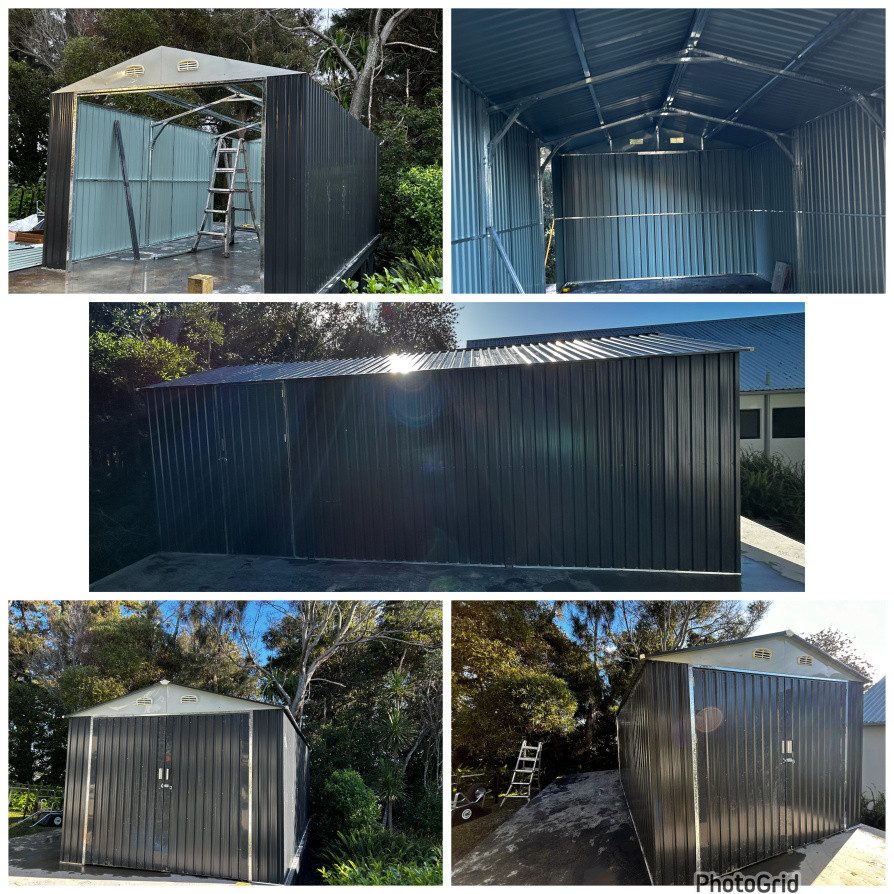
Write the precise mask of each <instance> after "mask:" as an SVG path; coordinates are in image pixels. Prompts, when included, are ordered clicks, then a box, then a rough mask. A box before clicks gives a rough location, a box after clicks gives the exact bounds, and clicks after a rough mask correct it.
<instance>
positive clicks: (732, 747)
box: [618, 630, 869, 885]
mask: <svg viewBox="0 0 894 894" xmlns="http://www.w3.org/2000/svg"><path fill="white" fill-rule="evenodd" d="M867 682H869V681H868V680H867V679H866V678H865V677H864V676H863V675H862V674H859V673H857V672H856V671H855V670H853V668H850V667H848V666H847V665H844V664H842V663H841V662H839V661H837V660H836V659H834V658H832V657H831V656H830V655H827V654H826V653H825V652H823V651H821V650H820V649H818V648H816V647H815V646H812V645H811V644H810V643H808V642H807V641H806V640H804V639H802V638H801V637H800V636H797V635H795V634H794V633H793V632H792V631H791V630H785V631H782V632H780V633H771V634H764V635H761V636H753V637H748V638H747V639H741V640H735V641H732V642H726V643H716V644H713V645H706V646H697V647H695V648H690V649H682V650H679V651H675V652H665V653H661V654H656V655H650V656H649V657H648V658H647V659H646V660H645V661H643V662H642V663H641V665H640V667H639V669H638V673H637V675H636V676H635V678H634V681H633V684H632V685H631V688H630V690H629V692H628V694H627V696H626V698H625V699H624V701H623V702H622V704H621V707H620V709H619V711H618V756H619V767H620V775H621V785H622V787H623V789H624V794H625V797H626V799H627V804H628V806H629V808H630V815H631V817H632V819H633V824H634V826H635V828H636V834H637V837H638V838H639V842H640V846H641V847H642V851H643V857H644V858H645V862H646V866H647V868H648V871H649V876H650V878H651V880H652V882H653V884H656V885H691V884H693V877H694V875H695V873H696V872H707V873H714V874H718V875H720V874H724V873H728V872H732V871H734V870H737V869H741V868H743V867H745V866H749V865H751V864H753V863H758V862H760V861H761V860H765V859H767V858H769V857H772V856H774V855H776V854H780V853H784V852H785V851H787V850H789V849H791V848H795V847H799V846H801V845H803V844H807V843H809V842H811V841H817V840H819V839H820V838H826V837H828V836H829V835H834V834H835V833H837V832H841V831H843V830H845V829H849V828H851V827H852V826H855V825H857V824H858V823H859V822H860V792H861V784H860V774H861V749H862V738H863V727H862V692H863V684H864V683H867Z"/></svg>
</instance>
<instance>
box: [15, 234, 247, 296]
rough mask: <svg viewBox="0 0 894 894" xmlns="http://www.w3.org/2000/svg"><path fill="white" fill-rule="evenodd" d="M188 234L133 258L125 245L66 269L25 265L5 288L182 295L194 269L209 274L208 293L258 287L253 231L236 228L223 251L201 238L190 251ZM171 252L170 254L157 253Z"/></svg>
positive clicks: (218, 243)
mask: <svg viewBox="0 0 894 894" xmlns="http://www.w3.org/2000/svg"><path fill="white" fill-rule="evenodd" d="M193 239H194V237H193V236H188V237H185V238H183V239H173V240H171V241H169V242H162V243H158V244H157V245H153V246H151V247H150V248H149V249H143V250H141V259H140V260H139V261H135V260H134V259H133V254H132V253H131V251H130V250H127V251H118V252H114V253H112V254H108V255H103V256H102V257H100V258H89V259H87V260H84V261H75V262H74V263H73V264H72V269H71V270H70V271H69V272H67V273H66V272H64V271H60V270H46V269H44V268H43V267H29V268H27V269H25V270H16V271H14V272H12V273H10V274H9V291H10V292H11V293H38V294H44V293H84V292H87V293H95V294H124V295H142V294H147V295H148V294H185V293H186V289H187V280H188V279H189V277H190V276H193V275H195V274H197V273H204V274H210V275H211V276H213V277H214V292H215V293H220V294H238V295H252V294H258V293H259V292H260V291H261V267H260V262H261V251H260V245H259V243H258V238H257V236H255V235H254V234H253V233H238V232H237V235H236V243H235V244H234V245H231V246H230V257H229V258H225V257H224V255H223V245H222V241H221V240H219V239H215V240H214V243H213V245H212V244H210V242H209V240H208V239H203V240H202V245H201V247H200V249H199V251H197V252H195V253H194V254H193V253H191V252H189V251H188V250H189V249H190V248H191V247H192V243H193ZM174 252H177V253H178V254H176V255H175V256H174V257H160V256H161V255H168V254H171V253H174Z"/></svg>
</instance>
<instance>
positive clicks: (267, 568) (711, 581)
mask: <svg viewBox="0 0 894 894" xmlns="http://www.w3.org/2000/svg"><path fill="white" fill-rule="evenodd" d="M727 580H728V582H729V586H728V589H729V590H732V589H736V590H737V589H738V584H739V582H738V581H737V579H735V578H733V577H730V578H728V579H727ZM741 588H742V590H747V591H749V592H774V591H785V590H798V589H801V590H803V585H798V584H796V583H794V582H792V581H789V580H788V579H786V578H784V577H782V576H781V575H779V574H778V573H777V572H775V571H774V570H773V569H772V568H770V567H769V566H767V565H762V564H761V563H759V562H753V561H751V560H743V566H742V581H741ZM90 589H91V590H92V591H93V592H106V593H119V592H122V593H142V592H145V593H168V592H184V593H189V592H262V593H267V592H271V593H275V592H310V593H338V592H345V593H348V592H410V593H419V592H467V593H486V592H487V593H506V592H509V593H511V592H553V593H555V592H560V593H575V592H579V593H598V592H615V593H624V592H642V591H647V592H718V591H719V590H720V585H718V583H717V579H716V578H712V577H710V576H707V575H703V574H661V573H651V572H635V571H571V570H567V569H561V568H503V567H490V566H482V565H424V564H410V563H402V562H339V561H331V560H319V561H315V560H307V559H287V558H279V557H275V556H222V555H206V554H200V553H156V554H154V555H151V556H148V557H147V558H145V559H141V560H140V561H139V562H135V563H134V564H133V565H128V566H127V567H126V568H122V569H121V570H120V571H116V572H115V573H114V574H111V575H109V576H108V577H105V578H102V580H98V581H96V582H94V583H93V584H91V585H90Z"/></svg>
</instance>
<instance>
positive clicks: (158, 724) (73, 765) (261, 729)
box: [61, 680, 308, 884]
mask: <svg viewBox="0 0 894 894" xmlns="http://www.w3.org/2000/svg"><path fill="white" fill-rule="evenodd" d="M307 824H308V746H307V742H306V741H305V739H304V737H303V736H302V734H301V733H300V731H299V730H298V727H297V725H296V724H295V722H294V720H293V719H292V717H291V715H289V713H288V712H287V711H286V710H285V709H284V708H280V707H276V706H274V705H266V704H263V703H262V702H255V701H251V700H249V699H243V698H234V697H232V696H225V695H217V694H216V693H213V692H206V691H204V690H201V689H193V688H191V687H188V686H179V685H176V684H174V683H169V682H168V681H167V680H162V681H161V682H160V683H158V684H156V685H154V686H147V687H146V688H144V689H138V690H137V691H135V692H131V693H129V694H128V695H124V696H121V697H120V698H115V699H112V700H111V701H108V702H103V703H102V704H99V705H96V706H95V707H92V708H87V709H86V710H83V711H78V712H77V713H75V714H71V715H70V720H69V729H68V762H67V764H66V770H65V803H64V816H63V822H62V853H61V862H63V863H77V864H79V865H93V866H121V867H129V868H133V869H148V870H157V871H164V872H176V873H183V874H186V875H200V876H207V877H211V878H230V879H237V880H240V881H247V882H270V883H273V884H282V883H283V882H284V881H285V880H286V878H287V876H289V875H290V873H291V872H293V871H296V870H297V863H298V859H299V856H300V849H301V846H302V844H303V838H304V835H305V831H306V829H307Z"/></svg>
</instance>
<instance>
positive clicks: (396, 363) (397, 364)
mask: <svg viewBox="0 0 894 894" xmlns="http://www.w3.org/2000/svg"><path fill="white" fill-rule="evenodd" d="M388 362H389V363H390V364H391V369H390V370H389V372H393V373H408V372H413V366H414V364H413V357H412V355H411V354H391V355H390V356H389V357H388Z"/></svg>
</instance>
